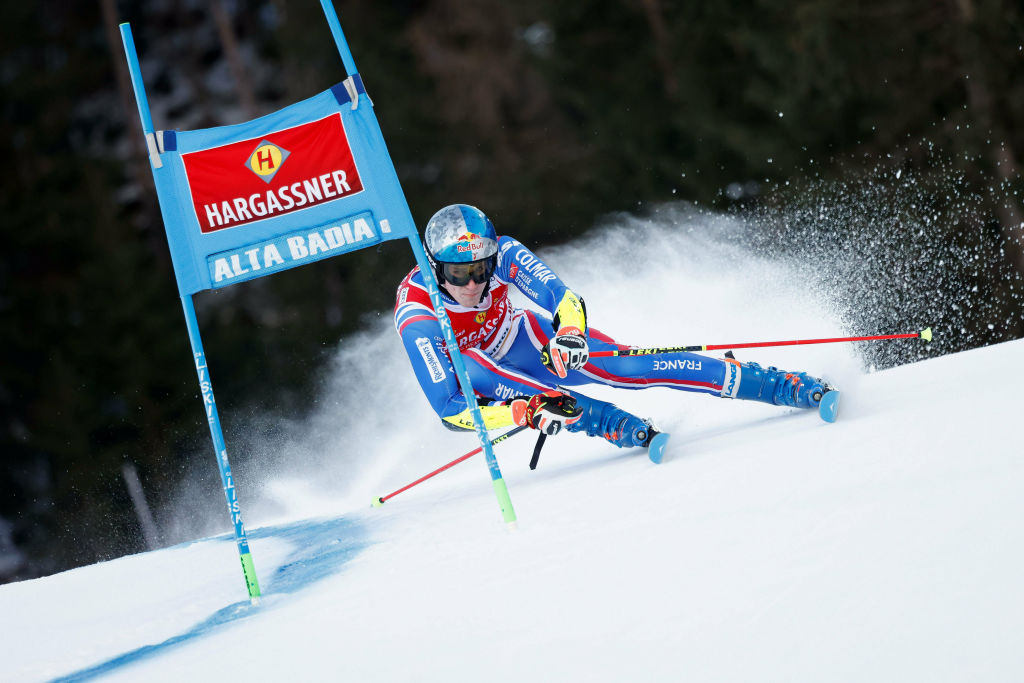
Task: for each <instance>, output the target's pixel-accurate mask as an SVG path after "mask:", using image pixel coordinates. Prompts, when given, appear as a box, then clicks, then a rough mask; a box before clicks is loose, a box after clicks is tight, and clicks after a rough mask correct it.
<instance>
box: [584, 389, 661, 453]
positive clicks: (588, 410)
mask: <svg viewBox="0 0 1024 683" xmlns="http://www.w3.org/2000/svg"><path fill="white" fill-rule="evenodd" d="M572 396H573V398H575V399H576V405H577V406H579V407H580V408H582V409H583V417H581V418H580V419H579V420H577V421H576V422H574V423H572V424H571V425H568V426H567V427H566V429H567V430H569V431H570V432H584V431H585V432H586V433H587V436H600V437H602V438H604V439H605V440H606V441H608V443H613V444H615V445H616V446H618V447H619V448H632V447H634V446H642V447H645V448H646V447H647V446H649V445H650V443H651V439H653V438H654V436H655V435H656V434H657V433H658V432H656V431H655V430H654V429H652V428H651V425H650V424H649V423H648V422H647V421H646V420H642V419H640V418H639V417H637V416H636V415H631V414H630V413H627V412H626V411H625V410H623V409H622V408H619V407H617V406H616V405H614V404H612V403H605V402H604V401H598V400H597V399H593V398H587V397H586V396H581V395H580V394H576V393H574V394H573V395H572Z"/></svg>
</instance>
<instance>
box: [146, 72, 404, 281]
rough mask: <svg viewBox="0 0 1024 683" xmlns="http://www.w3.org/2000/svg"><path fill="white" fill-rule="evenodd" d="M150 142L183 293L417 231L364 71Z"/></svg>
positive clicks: (161, 135)
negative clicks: (237, 118)
mask: <svg viewBox="0 0 1024 683" xmlns="http://www.w3.org/2000/svg"><path fill="white" fill-rule="evenodd" d="M150 152H151V154H150V158H151V162H152V165H153V175H154V178H155V179H156V186H157V193H158V194H159V197H160V207H161V211H162V213H163V218H164V226H165V227H166V230H167V240H168V243H169V244H170V249H171V259H172V261H173V263H174V271H175V276H176V278H177V281H178V290H179V292H180V293H181V294H182V295H183V296H184V295H188V294H193V293H195V292H199V291H202V290H205V289H213V288H217V287H224V286H226V285H230V284H234V283H236V282H242V281H245V280H251V279H253V278H257V277H262V276H264V275H270V274H272V273H276V272H279V271H281V270H285V269H287V268H294V267H295V266H300V265H304V264H306V263H311V262H313V261H317V260H319V259H323V258H328V257H330V256H336V255H338V254H343V253H346V252H349V251H354V250H356V249H362V248H363V247H368V246H373V245H375V244H379V243H380V242H383V241H386V240H391V239H396V238H400V237H406V238H407V237H410V236H415V235H416V228H415V226H414V225H413V223H412V219H411V217H410V215H409V211H408V206H407V204H406V202H405V196H404V194H403V193H402V188H401V185H400V184H399V182H398V177H397V175H396V174H395V171H394V166H393V164H392V162H391V157H390V155H389V154H388V151H387V147H386V146H385V144H384V138H383V136H382V135H381V132H380V128H379V126H378V125H377V119H376V116H375V115H374V112H373V104H372V102H371V101H370V99H369V97H367V96H366V94H365V92H364V91H363V88H362V83H361V81H360V80H359V77H358V75H356V76H355V77H353V78H350V79H348V80H347V81H346V82H345V83H343V84H339V85H337V86H335V87H334V88H331V89H330V90H327V91H325V92H322V93H320V94H319V95H316V96H314V97H311V98H309V99H308V100H304V101H302V102H298V103H296V104H294V105H291V106H289V107H286V108H284V109H281V110H280V111H277V112H274V113H273V114H268V115H267V116H264V117H261V118H259V119H255V120H253V121H248V122H246V123H241V124H237V125H233V126H221V127H218V128H207V129H202V130H194V131H158V132H156V133H155V134H153V135H152V139H151V141H150Z"/></svg>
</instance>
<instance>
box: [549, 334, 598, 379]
mask: <svg viewBox="0 0 1024 683" xmlns="http://www.w3.org/2000/svg"><path fill="white" fill-rule="evenodd" d="M588 360H590V348H589V347H588V346H587V338H586V337H584V336H583V333H582V332H580V330H579V328H577V327H563V328H562V329H560V330H558V332H557V333H556V334H555V336H554V337H552V338H551V340H550V341H548V343H547V344H545V345H544V349H543V350H542V351H541V352H540V362H541V363H543V364H544V367H546V368H547V369H548V370H550V371H551V372H553V373H555V374H556V375H558V377H559V379H565V377H566V376H567V375H568V374H569V371H570V370H579V369H580V368H582V367H583V366H584V365H586V364H587V361H588Z"/></svg>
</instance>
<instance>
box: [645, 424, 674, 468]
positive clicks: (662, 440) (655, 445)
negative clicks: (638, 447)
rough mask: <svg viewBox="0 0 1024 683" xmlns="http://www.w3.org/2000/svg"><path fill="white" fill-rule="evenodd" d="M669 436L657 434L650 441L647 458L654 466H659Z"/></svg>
mask: <svg viewBox="0 0 1024 683" xmlns="http://www.w3.org/2000/svg"><path fill="white" fill-rule="evenodd" d="M669 436H670V435H669V434H666V433H665V432H659V433H657V434H655V435H654V438H653V439H651V443H650V444H648V446H647V457H648V458H650V459H651V462H653V463H654V464H655V465H660V464H661V461H662V459H663V458H664V457H665V446H666V445H667V444H668V438H669Z"/></svg>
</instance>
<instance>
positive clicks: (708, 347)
mask: <svg viewBox="0 0 1024 683" xmlns="http://www.w3.org/2000/svg"><path fill="white" fill-rule="evenodd" d="M879 339H924V340H925V341H931V340H932V328H930V327H926V328H925V329H923V330H921V331H920V332H910V333H908V334H881V335H876V336H873V337H832V338H829V339H794V340H791V341H770V342H747V343H744V344H704V345H700V344H698V345H694V346H665V347H656V348H649V349H617V350H614V351H591V353H590V357H591V358H601V357H604V356H649V355H654V354H659V353H676V352H678V351H717V350H721V349H751V348H755V347H760V346H795V345H797V344H834V343H836V342H855V341H874V340H879Z"/></svg>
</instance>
